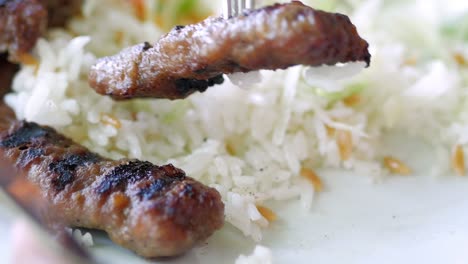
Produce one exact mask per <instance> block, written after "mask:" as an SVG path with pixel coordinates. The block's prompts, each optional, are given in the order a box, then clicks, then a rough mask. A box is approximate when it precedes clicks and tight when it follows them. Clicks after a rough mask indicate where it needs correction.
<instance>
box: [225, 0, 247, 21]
mask: <svg viewBox="0 0 468 264" xmlns="http://www.w3.org/2000/svg"><path fill="white" fill-rule="evenodd" d="M253 8H255V0H223V16H224V18H226V19H228V18H230V17H232V16H238V15H240V14H241V13H242V11H243V10H245V9H253Z"/></svg>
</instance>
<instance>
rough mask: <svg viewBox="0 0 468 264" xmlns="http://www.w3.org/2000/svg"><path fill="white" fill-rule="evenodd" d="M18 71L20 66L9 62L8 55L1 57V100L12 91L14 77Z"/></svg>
mask: <svg viewBox="0 0 468 264" xmlns="http://www.w3.org/2000/svg"><path fill="white" fill-rule="evenodd" d="M17 71H18V65H15V64H12V63H10V62H8V61H7V59H6V54H3V55H0V98H3V95H5V94H6V93H7V92H8V91H9V90H10V88H11V83H12V81H13V76H14V75H15V73H16V72H17ZM0 100H1V99H0Z"/></svg>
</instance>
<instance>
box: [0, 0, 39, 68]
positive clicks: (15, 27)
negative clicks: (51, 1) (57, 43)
mask: <svg viewBox="0 0 468 264" xmlns="http://www.w3.org/2000/svg"><path fill="white" fill-rule="evenodd" d="M46 26H47V10H46V9H45V8H44V7H43V6H42V4H41V3H40V1H39V0H3V1H1V2H0V52H5V51H8V52H9V54H10V57H9V58H10V60H12V61H16V62H18V61H21V58H22V56H23V55H24V54H26V53H28V52H29V51H30V50H31V49H32V48H33V47H34V45H35V44H36V41H37V39H38V38H39V37H40V36H41V35H42V34H43V33H44V31H45V29H46Z"/></svg>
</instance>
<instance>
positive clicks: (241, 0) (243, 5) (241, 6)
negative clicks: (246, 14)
mask: <svg viewBox="0 0 468 264" xmlns="http://www.w3.org/2000/svg"><path fill="white" fill-rule="evenodd" d="M245 4H246V3H245V0H239V13H238V15H239V14H240V13H242V11H243V10H244V9H245V7H246V6H245Z"/></svg>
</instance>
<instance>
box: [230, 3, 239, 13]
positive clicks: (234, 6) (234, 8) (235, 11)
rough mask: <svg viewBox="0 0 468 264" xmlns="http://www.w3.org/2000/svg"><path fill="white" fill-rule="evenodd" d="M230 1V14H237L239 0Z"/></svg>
mask: <svg viewBox="0 0 468 264" xmlns="http://www.w3.org/2000/svg"><path fill="white" fill-rule="evenodd" d="M232 2H233V11H232V15H233V16H238V15H239V2H238V1H237V0H233V1H232Z"/></svg>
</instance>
